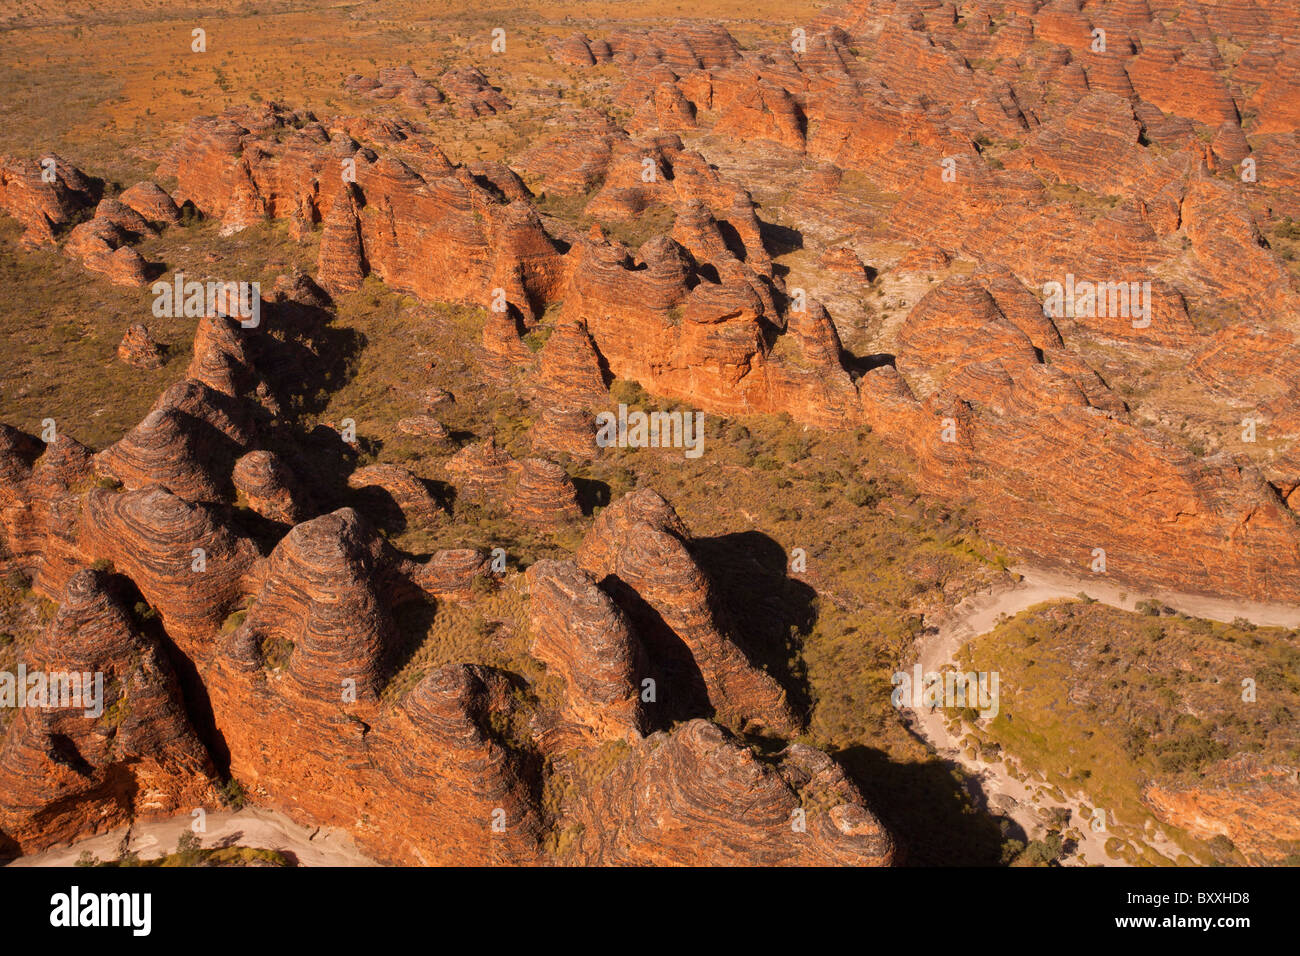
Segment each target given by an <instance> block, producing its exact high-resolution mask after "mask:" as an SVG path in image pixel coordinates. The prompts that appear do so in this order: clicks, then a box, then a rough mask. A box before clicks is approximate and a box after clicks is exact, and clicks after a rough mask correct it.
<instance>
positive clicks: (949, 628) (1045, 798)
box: [906, 567, 1300, 866]
mask: <svg viewBox="0 0 1300 956" xmlns="http://www.w3.org/2000/svg"><path fill="white" fill-rule="evenodd" d="M1012 570H1013V571H1015V572H1016V573H1017V574H1019V575H1020V576H1021V578H1022V580H1021V581H1020V582H1019V583H1017V584H1016V585H1015V586H1013V587H1008V588H999V589H995V590H993V591H988V592H985V593H982V594H976V595H973V596H971V597H969V598H967V599H966V600H964V601H962V602H961V603H959V604H957V605H956V606H955V607H953V608H952V609H951V610H950V611H948V612H947V613H946V614H944V615H943V616H942V618H941V619H939V620H937V621H934V622H930V621H927V622H926V623H927V624H933V625H936V626H931V627H927V629H926V633H924V634H923V635H922V637H921V639H920V640H919V641H917V644H916V661H917V662H919V663H920V665H921V669H922V671H923V672H924V673H931V672H939V671H942V670H943V669H944V668H945V667H947V666H949V665H954V666H955V658H956V656H957V652H958V651H960V650H961V648H963V647H964V646H965V645H966V644H967V643H969V642H970V641H972V640H974V639H975V638H977V637H981V636H983V635H984V634H987V633H988V632H989V631H991V630H993V628H994V627H996V626H997V623H998V618H999V617H1001V616H1002V615H1003V614H1006V615H1007V616H1009V617H1014V616H1015V615H1016V614H1019V613H1020V612H1021V611H1024V610H1026V609H1028V608H1031V607H1033V606H1034V605H1036V604H1042V603H1043V602H1045V601H1054V600H1058V599H1060V598H1073V597H1076V596H1077V595H1078V594H1079V593H1080V592H1082V593H1084V594H1086V595H1088V596H1089V597H1091V598H1094V599H1095V600H1097V601H1100V602H1101V603H1103V604H1109V605H1111V606H1112V607H1117V608H1122V609H1124V610H1127V611H1132V610H1134V609H1135V606H1136V605H1137V604H1138V603H1139V602H1141V601H1146V600H1156V601H1159V602H1160V603H1162V604H1166V605H1168V606H1169V607H1171V608H1173V609H1174V610H1176V611H1180V612H1182V613H1183V614H1186V615H1189V616H1191V617H1201V618H1209V619H1211V620H1215V621H1226V622H1229V623H1230V622H1232V621H1233V620H1235V619H1236V618H1245V619H1246V620H1249V621H1251V622H1253V623H1254V624H1257V625H1260V626H1277V627H1300V607H1296V606H1294V605H1280V604H1262V603H1258V602H1250V601H1235V600H1229V599H1225V598H1216V597H1209V596H1205V595H1199V594H1182V593H1178V592H1175V591H1140V590H1138V589H1135V588H1131V587H1127V586H1125V585H1122V584H1115V583H1112V582H1109V581H1106V580H1105V579H1104V578H1096V577H1091V578H1085V577H1079V576H1074V575H1070V574H1065V573H1062V572H1058V571H1047V570H1042V569H1038V568H1029V567H1018V568H1013V569H1012ZM906 713H907V714H908V715H909V716H910V718H911V727H912V729H913V730H914V731H916V732H917V733H918V734H919V735H920V736H921V737H923V738H924V739H925V740H926V741H927V742H928V743H929V744H930V746H931V747H933V748H934V750H935V752H936V753H938V754H939V755H940V756H942V757H944V758H945V759H947V760H950V761H952V762H953V763H955V764H958V765H960V766H961V767H962V768H964V769H965V770H966V771H968V772H969V773H971V774H973V775H974V776H975V777H976V778H977V779H978V780H979V785H980V788H981V789H982V790H983V794H984V800H985V802H986V803H987V804H988V806H989V807H990V809H992V810H993V811H994V812H999V813H1002V814H1005V815H1006V816H1009V817H1011V819H1013V820H1015V821H1016V823H1018V824H1020V826H1021V827H1022V828H1023V829H1024V831H1025V833H1026V834H1028V836H1029V837H1030V838H1031V839H1032V838H1035V837H1038V836H1041V835H1042V834H1043V832H1044V831H1045V829H1046V827H1045V825H1044V821H1045V818H1046V817H1047V815H1048V813H1049V812H1050V811H1051V810H1052V809H1055V808H1057V807H1066V808H1069V809H1070V810H1071V811H1074V815H1073V818H1072V819H1071V823H1070V825H1071V826H1073V827H1074V828H1075V829H1077V830H1078V831H1079V832H1080V833H1081V834H1082V839H1081V840H1080V842H1079V848H1078V851H1077V853H1076V854H1075V856H1074V857H1073V858H1072V859H1071V860H1070V862H1072V863H1076V864H1083V865H1091V864H1106V865H1109V866H1124V865H1126V864H1125V863H1124V862H1123V861H1121V860H1116V859H1114V858H1112V857H1110V856H1107V855H1106V852H1105V849H1104V845H1105V842H1106V839H1107V837H1108V836H1109V834H1107V833H1105V832H1094V831H1093V830H1092V829H1091V828H1090V827H1089V826H1088V822H1087V821H1085V820H1083V819H1082V818H1081V817H1080V816H1079V814H1078V812H1077V811H1078V809H1079V807H1080V806H1083V805H1085V802H1084V801H1083V800H1082V799H1081V798H1080V797H1078V796H1077V795H1068V794H1067V799H1066V800H1064V801H1061V800H1058V799H1056V798H1055V797H1054V796H1052V795H1051V794H1050V793H1049V792H1048V791H1049V790H1050V789H1052V788H1050V787H1048V786H1047V785H1046V783H1045V782H1044V781H1035V780H1034V779H1033V778H1032V777H1031V778H1030V779H1027V780H1025V781H1020V780H1017V779H1015V778H1014V777H1012V776H1011V775H1010V774H1009V773H1008V771H1007V767H1006V765H1005V764H1004V763H1003V762H1002V761H1001V760H999V761H997V762H995V763H990V762H987V761H985V760H982V759H980V758H979V757H978V756H976V757H968V756H966V754H965V753H964V748H963V747H962V746H961V744H960V736H955V735H953V734H952V733H950V732H949V730H948V725H947V722H946V721H945V719H944V716H943V713H942V711H935V712H934V713H930V712H928V711H927V710H926V709H925V708H920V709H908V710H907V711H906ZM1010 756H1011V757H1012V759H1014V757H1015V755H1014V754H1011V755H1010ZM1144 842H1145V843H1146V844H1147V845H1148V846H1150V847H1152V848H1153V849H1154V850H1156V851H1157V852H1158V853H1161V854H1162V855H1164V856H1167V857H1169V858H1170V859H1171V860H1172V859H1175V858H1176V857H1177V856H1178V854H1179V853H1180V852H1181V851H1180V850H1179V849H1178V848H1177V846H1176V845H1175V844H1173V843H1172V842H1171V841H1170V840H1169V839H1168V838H1167V837H1166V836H1165V835H1164V834H1163V833H1161V832H1159V830H1158V829H1155V830H1150V829H1149V830H1148V832H1147V834H1146V836H1145V838H1144Z"/></svg>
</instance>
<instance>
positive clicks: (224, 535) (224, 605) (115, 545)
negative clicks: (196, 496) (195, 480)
mask: <svg viewBox="0 0 1300 956" xmlns="http://www.w3.org/2000/svg"><path fill="white" fill-rule="evenodd" d="M83 508H84V512H83V518H82V527H81V539H80V540H81V548H82V551H83V552H84V553H85V555H86V557H87V558H88V559H89V560H88V562H87V563H89V561H94V560H108V561H111V562H112V563H113V566H114V567H115V568H116V569H117V570H118V571H119V572H121V573H122V574H125V575H126V576H127V577H129V578H130V579H131V580H132V581H133V582H134V583H135V586H136V587H137V588H139V589H140V593H141V594H142V595H143V596H144V599H145V600H146V601H147V602H148V604H149V606H150V607H152V608H153V609H154V610H155V611H156V612H157V614H158V617H159V618H160V620H161V621H162V623H163V626H164V627H165V628H166V629H167V633H168V635H169V636H170V637H171V638H172V640H174V641H175V642H176V643H177V645H178V646H179V647H180V648H181V649H182V650H183V651H184V652H185V653H186V654H188V655H189V656H191V657H192V658H196V659H200V660H201V659H203V658H204V657H206V656H207V655H208V653H209V652H210V651H211V649H212V648H213V647H214V646H215V644H216V639H217V632H218V631H219V630H220V629H221V625H222V622H223V621H225V619H226V617H227V616H228V615H229V614H230V613H231V612H232V611H234V609H235V606H236V605H237V604H238V603H239V601H240V599H241V598H242V596H243V593H244V590H245V588H246V586H247V583H246V581H245V575H246V574H248V573H249V572H250V571H251V570H252V568H253V562H254V561H255V560H256V558H257V549H256V548H255V547H254V546H253V544H252V543H251V542H250V541H248V540H247V539H245V538H241V537H239V536H237V535H236V534H234V533H233V532H232V531H231V530H230V529H228V528H227V527H226V526H225V525H223V524H222V523H221V522H220V520H219V517H218V516H217V515H216V514H215V513H214V512H213V511H210V510H209V509H208V508H205V507H204V506H202V505H197V504H193V503H191V502H189V501H186V500H185V499H183V498H180V497H177V496H176V495H174V494H172V493H170V492H169V491H167V490H166V489H164V488H159V487H157V486H154V487H150V488H145V489H141V490H139V491H124V492H116V491H111V490H108V489H104V488H94V489H92V490H91V491H90V493H89V494H88V496H87V497H86V499H85V504H84V506H83Z"/></svg>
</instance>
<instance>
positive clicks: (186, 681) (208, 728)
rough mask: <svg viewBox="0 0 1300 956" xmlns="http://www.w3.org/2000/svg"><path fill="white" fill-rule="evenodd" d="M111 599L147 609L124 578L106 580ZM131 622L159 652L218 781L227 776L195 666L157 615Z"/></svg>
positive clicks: (225, 753) (226, 759) (224, 748)
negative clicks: (114, 598)
mask: <svg viewBox="0 0 1300 956" xmlns="http://www.w3.org/2000/svg"><path fill="white" fill-rule="evenodd" d="M110 581H111V584H112V587H113V591H114V597H116V598H117V600H118V602H119V603H120V604H121V605H122V606H123V607H125V608H128V609H132V608H135V607H137V606H139V605H147V603H148V602H146V601H145V599H144V595H142V594H141V593H140V589H139V588H138V587H136V585H135V582H134V581H132V580H131V579H130V578H128V577H127V576H126V575H124V574H114V575H113V576H112V578H111V579H110ZM132 619H133V621H134V623H135V625H136V627H138V628H139V629H140V631H141V632H142V633H143V634H144V636H145V637H146V638H148V639H150V640H152V641H154V642H155V643H156V644H157V645H158V646H159V647H160V648H161V649H162V652H163V657H164V658H165V660H166V663H168V664H170V665H171V668H172V671H173V673H174V675H175V677H176V683H177V686H178V687H179V688H180V694H181V703H182V705H183V706H184V708H185V713H186V714H187V715H188V717H189V719H190V726H191V727H193V728H194V732H195V733H196V734H198V737H199V741H200V742H201V743H202V744H203V746H204V747H206V748H207V751H208V755H209V756H210V757H211V758H212V763H213V766H214V767H215V768H216V771H217V774H218V776H220V777H223V778H224V777H228V776H230V747H229V745H228V744H227V743H226V738H225V736H224V735H223V734H222V733H221V731H220V730H219V729H218V728H217V720H216V716H215V715H214V714H213V711H212V701H211V698H210V697H209V696H208V688H207V685H206V684H205V683H204V681H203V678H202V676H201V675H200V674H199V669H198V666H197V665H196V664H195V662H194V661H192V660H191V659H190V657H189V655H187V654H186V653H185V652H184V651H182V650H181V649H180V648H179V647H177V646H176V642H175V641H173V640H172V638H171V635H170V634H168V633H167V630H166V628H164V627H163V625H162V620H161V619H160V618H159V617H158V616H157V615H150V616H144V615H140V614H132Z"/></svg>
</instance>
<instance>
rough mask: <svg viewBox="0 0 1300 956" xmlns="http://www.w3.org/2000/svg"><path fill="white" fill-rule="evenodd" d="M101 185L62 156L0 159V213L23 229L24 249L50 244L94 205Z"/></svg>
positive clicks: (50, 154) (22, 240) (51, 154)
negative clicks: (11, 218)
mask: <svg viewBox="0 0 1300 956" xmlns="http://www.w3.org/2000/svg"><path fill="white" fill-rule="evenodd" d="M99 192H100V186H99V184H98V183H96V182H94V181H93V180H91V179H89V178H88V177H87V176H86V175H85V174H84V173H82V172H81V170H79V169H77V168H76V167H75V166H71V165H69V164H68V163H67V162H65V161H64V160H63V158H62V157H60V156H57V155H55V154H53V153H49V154H47V155H45V156H42V157H40V159H39V160H26V159H11V158H9V157H0V210H3V211H4V212H5V213H6V214H7V215H10V216H12V217H13V218H14V219H17V220H18V222H19V223H21V224H22V226H23V230H24V231H23V235H22V238H21V239H20V241H21V242H22V243H23V245H26V246H39V245H50V244H53V243H54V242H55V241H56V237H57V236H58V235H59V234H60V233H62V232H63V231H65V230H66V229H67V228H68V227H69V226H71V225H72V223H73V222H74V221H75V219H76V217H77V216H78V215H79V214H80V213H81V211H82V210H83V209H86V208H88V207H90V206H93V205H94V204H95V201H96V200H97V199H98V197H99Z"/></svg>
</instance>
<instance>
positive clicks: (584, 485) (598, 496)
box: [573, 476, 613, 517]
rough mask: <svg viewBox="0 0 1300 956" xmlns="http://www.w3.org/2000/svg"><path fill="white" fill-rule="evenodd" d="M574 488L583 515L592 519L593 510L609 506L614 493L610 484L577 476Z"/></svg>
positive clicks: (574, 480)
mask: <svg viewBox="0 0 1300 956" xmlns="http://www.w3.org/2000/svg"><path fill="white" fill-rule="evenodd" d="M573 487H574V489H575V490H576V491H577V493H578V507H579V508H581V509H582V513H583V514H584V515H586V516H587V517H591V513H592V511H593V509H595V508H604V507H605V506H606V505H608V504H609V499H610V496H611V494H612V493H613V492H612V490H611V489H610V487H609V483H608V482H604V481H597V480H596V479H594V478H579V477H577V476H575V477H574V479H573Z"/></svg>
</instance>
